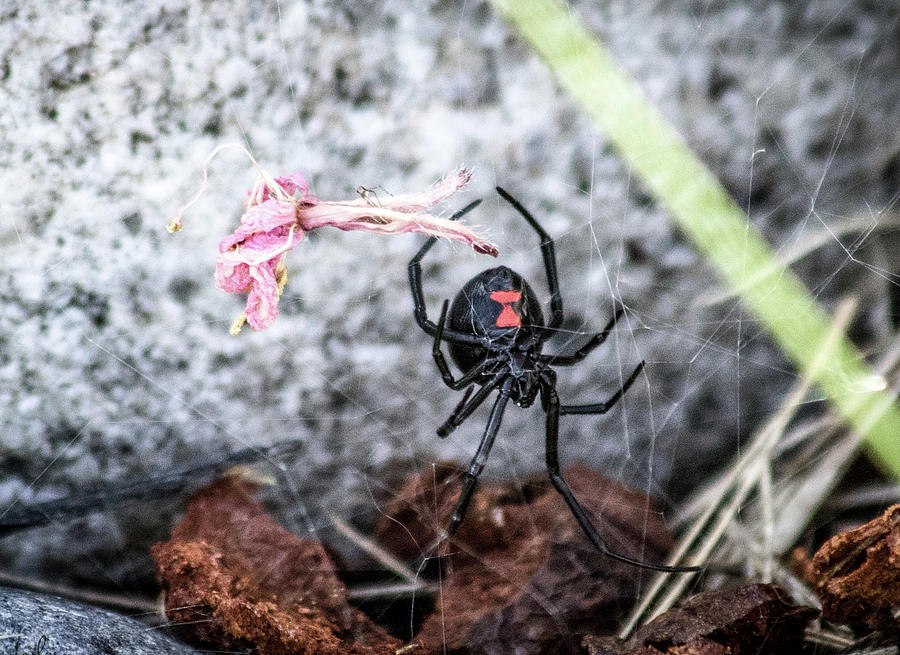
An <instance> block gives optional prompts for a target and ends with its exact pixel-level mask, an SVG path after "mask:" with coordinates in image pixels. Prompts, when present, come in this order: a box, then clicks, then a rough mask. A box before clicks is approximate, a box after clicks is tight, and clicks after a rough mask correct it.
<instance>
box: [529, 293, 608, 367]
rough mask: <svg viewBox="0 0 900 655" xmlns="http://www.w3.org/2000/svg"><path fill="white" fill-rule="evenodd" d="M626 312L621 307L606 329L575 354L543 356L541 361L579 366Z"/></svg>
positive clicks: (551, 364) (555, 364)
mask: <svg viewBox="0 0 900 655" xmlns="http://www.w3.org/2000/svg"><path fill="white" fill-rule="evenodd" d="M624 312H625V310H624V309H623V308H622V307H619V308H618V309H617V310H616V313H615V314H614V315H613V317H612V318H611V319H609V323H607V324H606V327H604V328H603V329H602V330H601V331H600V332H598V333H597V334H595V335H594V336H592V337H591V338H590V340H589V341H588V342H587V343H586V344H584V345H583V346H582V347H581V348H579V349H578V350H576V351H575V352H573V353H570V354H568V355H563V354H558V355H541V357H540V361H542V362H543V363H545V364H549V365H550V366H571V365H572V364H577V363H578V362H580V361H581V360H582V359H584V358H585V357H587V355H588V353H589V352H591V351H592V350H593V349H594V348H596V347H597V346H599V345H600V344H601V343H603V342H604V341H606V338H607V337H608V336H609V333H610V332H612V330H613V328H614V327H615V326H616V323H617V322H618V321H619V318H620V317H621V316H622V314H623V313H624Z"/></svg>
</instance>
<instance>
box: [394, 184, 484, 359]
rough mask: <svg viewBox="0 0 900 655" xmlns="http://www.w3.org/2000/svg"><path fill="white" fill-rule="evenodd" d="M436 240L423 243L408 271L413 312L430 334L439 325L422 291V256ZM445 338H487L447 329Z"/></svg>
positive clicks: (471, 205)
mask: <svg viewBox="0 0 900 655" xmlns="http://www.w3.org/2000/svg"><path fill="white" fill-rule="evenodd" d="M480 203H481V200H475V201H473V202H470V203H469V204H468V205H466V206H465V207H463V208H462V209H460V210H459V211H458V212H456V213H455V214H453V216H451V217H450V220H451V221H455V220H458V219H459V218H461V217H463V216H464V215H466V214H468V213H469V212H470V211H472V210H473V209H475V208H476V207H477V206H478V205H479V204H480ZM435 241H437V237H429V238H428V240H427V241H425V245H423V246H422V247H421V248H420V249H419V252H417V253H416V254H415V255H414V256H413V258H412V259H411V260H409V264H408V265H407V273H408V274H409V288H410V291H411V292H412V298H413V314H414V316H415V317H416V323H418V324H419V327H420V328H422V330H423V331H424V332H425V334H429V335H433V334H434V331H435V330H436V329H437V326H436V325H435V324H434V321H431V320H429V318H428V310H427V308H426V306H425V293H424V292H423V291H422V258H423V257H425V255H426V254H428V251H429V250H431V247H432V246H433V245H434V242H435ZM443 338H444V341H448V342H450V343H466V344H472V345H486V344H485V343H484V342H485V339H484V338H483V337H478V336H475V335H471V334H464V333H462V332H457V331H456V330H447V331H446V333H445V335H444V337H443Z"/></svg>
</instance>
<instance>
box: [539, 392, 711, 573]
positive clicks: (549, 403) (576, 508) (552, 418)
mask: <svg viewBox="0 0 900 655" xmlns="http://www.w3.org/2000/svg"><path fill="white" fill-rule="evenodd" d="M541 394H542V396H546V398H547V400H546V408H547V443H546V460H547V473H548V474H549V475H550V483H551V484H552V485H553V487H554V489H556V491H558V492H559V495H560V496H562V497H563V500H565V501H566V505H568V506H569V510H570V511H571V512H572V516H574V517H575V520H576V521H577V522H578V525H579V526H580V527H581V530H582V531H583V532H584V534H585V535H587V538H588V539H590V540H591V543H592V544H594V547H595V548H596V549H597V550H599V551H600V552H601V553H603V554H604V555H606V556H607V557H610V558H612V559H614V560H618V561H620V562H625V563H626V564H631V565H633V566H639V567H641V568H644V569H652V570H654V571H666V572H669V573H688V572H693V571H699V570H700V567H696V566H665V565H663V564H653V563H650V562H643V561H641V560H638V559H633V558H631V557H628V556H627V555H620V554H619V553H614V552H613V551H611V550H610V549H609V547H608V546H607V545H606V542H605V541H604V540H603V537H601V536H600V534H599V533H598V532H597V529H596V528H595V527H594V524H593V523H591V520H590V518H589V517H588V514H587V512H586V511H585V510H584V508H583V507H582V506H581V503H579V502H578V499H577V498H575V494H573V493H572V490H571V489H570V488H569V485H568V484H566V481H565V480H564V479H563V476H562V473H561V472H560V469H559V415H560V409H561V406H560V404H559V396H558V395H557V393H556V379H555V376H552V374H545V375H543V376H542V377H541Z"/></svg>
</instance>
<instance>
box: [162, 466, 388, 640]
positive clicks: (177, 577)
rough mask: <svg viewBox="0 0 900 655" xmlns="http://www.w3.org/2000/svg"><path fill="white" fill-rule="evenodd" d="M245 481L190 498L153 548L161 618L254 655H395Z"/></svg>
mask: <svg viewBox="0 0 900 655" xmlns="http://www.w3.org/2000/svg"><path fill="white" fill-rule="evenodd" d="M255 490H256V487H255V485H253V484H252V483H250V482H247V481H243V480H239V479H237V478H233V477H226V478H223V479H221V480H219V481H218V482H215V483H213V484H211V485H209V486H208V487H205V488H203V489H201V490H199V491H198V492H196V493H195V494H194V495H193V496H192V497H191V500H190V502H189V504H188V508H187V512H186V514H185V517H184V519H183V520H182V522H181V523H180V524H179V525H178V526H177V527H176V528H175V529H174V530H173V531H172V538H171V539H170V540H169V541H167V542H165V543H159V544H156V545H155V546H153V549H152V553H153V559H154V560H155V562H156V567H157V576H158V578H159V580H160V583H161V584H162V586H163V588H164V589H165V591H166V615H167V616H168V618H169V619H170V620H171V621H172V622H173V623H174V624H176V625H178V626H180V628H181V633H182V636H183V637H184V638H185V640H187V641H189V642H190V643H193V644H196V645H200V646H205V647H208V648H210V647H211V648H214V649H217V650H232V649H242V648H247V647H250V646H253V647H255V648H256V650H255V651H254V652H257V653H259V654H260V655H276V654H281V653H285V654H286V653H292V654H293V653H322V654H327V653H334V654H335V655H337V654H352V655H388V654H391V655H393V653H394V651H395V650H396V649H397V647H399V646H400V642H399V641H398V640H396V639H394V638H393V637H390V636H389V635H388V634H387V633H386V632H385V631H384V630H382V629H381V628H380V627H378V626H376V625H375V624H373V623H372V622H371V621H369V619H368V618H366V617H365V616H364V615H363V614H361V613H360V612H359V611H358V610H356V609H354V608H351V607H350V606H349V605H347V602H346V598H347V592H346V589H345V588H344V585H343V583H341V582H340V581H339V580H338V579H337V576H336V573H335V568H334V564H333V563H332V562H331V560H330V559H329V557H328V555H327V554H326V553H325V551H324V549H323V548H322V545H321V544H320V543H319V542H317V541H312V540H308V539H299V538H297V537H295V536H294V535H292V534H291V533H290V532H288V531H287V530H285V529H284V528H283V527H281V526H280V525H278V524H276V523H275V522H274V521H273V520H272V519H271V517H269V515H268V514H266V512H265V510H264V509H263V506H262V503H260V502H259V501H257V500H255V499H254V498H253V497H252V493H253V492H254V491H255Z"/></svg>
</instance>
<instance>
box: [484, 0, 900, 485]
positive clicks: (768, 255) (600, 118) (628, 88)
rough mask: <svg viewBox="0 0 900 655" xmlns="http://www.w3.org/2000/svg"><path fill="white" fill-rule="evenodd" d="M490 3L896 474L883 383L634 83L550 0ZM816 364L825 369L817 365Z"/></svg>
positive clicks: (898, 440)
mask: <svg viewBox="0 0 900 655" xmlns="http://www.w3.org/2000/svg"><path fill="white" fill-rule="evenodd" d="M493 2H494V4H495V5H496V6H497V7H499V8H500V9H501V10H502V12H503V13H504V14H505V15H506V17H507V19H508V20H509V21H510V22H511V23H512V24H513V25H515V27H516V29H518V31H519V33H520V34H521V35H522V36H523V37H524V38H525V39H526V40H527V41H528V42H529V43H530V45H531V47H532V48H533V49H534V51H535V52H537V53H538V54H539V55H540V56H541V57H542V58H543V60H544V61H545V62H546V63H547V65H548V66H549V67H550V69H551V71H552V72H553V74H554V75H555V76H556V78H557V81H558V82H559V84H560V85H561V86H562V88H563V89H565V90H566V91H567V92H568V93H569V94H570V95H571V96H572V97H573V98H574V99H575V100H576V101H577V102H578V103H579V104H580V105H581V107H582V108H583V109H584V110H585V111H586V112H587V113H588V114H589V115H590V116H591V117H592V118H593V119H594V120H595V121H596V123H597V124H598V125H599V126H600V127H601V128H602V129H603V130H604V131H605V133H606V136H607V138H608V139H609V140H610V141H611V142H612V143H613V144H614V145H615V146H616V147H617V148H618V150H619V152H620V153H621V154H622V156H623V157H624V158H625V159H626V160H627V161H628V162H629V164H630V165H631V166H632V168H633V170H634V172H635V173H636V174H637V176H638V177H639V178H640V180H641V181H642V182H643V184H644V185H646V187H647V188H648V189H649V190H650V191H651V193H652V194H653V195H654V196H655V197H656V199H657V200H658V201H659V202H660V203H661V204H662V205H663V206H665V207H666V208H667V209H668V210H669V212H670V213H671V215H672V216H673V217H674V219H675V221H676V222H677V224H678V225H679V227H680V228H681V229H682V230H683V231H684V232H685V233H686V234H687V235H688V237H689V238H690V239H691V240H692V241H693V243H694V244H695V246H696V247H697V248H698V249H699V250H700V251H701V252H702V253H704V256H705V257H706V258H707V261H708V262H709V263H710V265H711V266H713V267H715V268H716V269H717V270H718V271H719V272H720V273H721V275H722V277H723V278H724V279H725V281H726V282H727V283H728V285H729V286H730V287H731V289H732V290H733V291H734V292H735V293H736V294H738V295H739V296H740V297H741V299H742V300H743V302H744V303H745V305H746V306H747V307H748V308H749V309H750V310H751V311H752V312H753V313H754V314H755V315H756V316H757V317H758V318H759V319H760V320H761V321H762V323H763V324H764V325H765V327H766V328H767V329H768V331H769V333H770V334H771V335H772V336H773V338H774V339H775V341H776V342H777V343H778V344H779V345H780V346H781V348H782V349H783V350H784V351H785V352H786V353H787V354H788V356H789V357H790V358H791V359H792V360H793V362H794V363H795V364H796V365H797V367H798V368H800V369H801V370H803V371H810V372H811V373H812V376H813V378H812V379H813V380H814V381H815V383H816V384H817V385H818V386H819V387H820V388H821V389H822V390H823V391H824V393H825V394H826V396H827V398H828V401H829V402H830V403H831V405H832V407H833V408H834V409H835V410H836V411H837V412H838V413H839V414H840V415H842V416H843V417H844V418H845V420H846V421H847V422H848V423H849V424H850V425H851V426H852V427H853V428H854V429H855V430H856V431H857V432H859V433H860V434H861V435H863V437H864V439H865V442H864V443H865V444H866V447H867V448H868V450H869V452H870V453H871V454H872V455H873V456H874V458H875V459H876V460H877V461H878V462H879V463H880V464H881V465H882V466H883V467H884V468H885V470H887V471H889V472H891V473H892V474H893V475H894V476H895V477H898V478H900V408H898V406H897V404H896V403H895V402H894V398H893V397H892V395H891V394H890V393H888V392H886V391H885V388H886V383H885V381H884V379H883V378H882V377H881V376H878V375H875V374H874V373H873V372H872V371H871V370H870V369H869V368H868V366H867V364H866V362H865V361H864V360H863V358H862V356H861V355H860V353H859V352H858V351H857V350H856V348H855V347H854V346H853V345H852V344H851V343H850V342H849V341H847V340H846V339H845V338H842V339H840V340H837V342H832V344H831V345H830V349H831V350H830V352H825V351H823V348H827V347H829V346H828V345H827V343H828V340H827V339H826V335H827V333H828V319H827V316H826V315H825V313H824V312H823V311H822V309H821V308H820V307H819V306H818V304H817V303H816V301H815V299H814V298H813V297H812V296H811V295H810V294H809V292H808V291H807V290H806V288H805V287H804V286H803V283H802V282H801V281H800V280H799V279H798V278H797V276H796V275H794V273H793V272H792V271H790V270H789V269H786V268H784V267H783V266H782V265H781V264H780V263H779V262H778V260H777V259H776V258H775V256H774V255H773V253H772V252H771V249H770V248H769V246H768V244H767V243H766V242H765V240H764V239H763V238H762V236H761V235H760V234H759V233H758V232H757V230H756V229H755V228H754V227H753V225H752V224H750V222H749V221H748V219H747V216H746V214H745V213H744V212H743V211H742V210H741V208H740V207H738V205H737V204H736V203H735V202H734V201H733V200H732V198H731V197H730V196H729V195H728V194H727V193H726V191H725V190H724V189H723V188H722V186H721V184H719V182H718V180H717V179H716V178H715V176H714V175H713V174H712V173H711V172H710V171H709V169H708V168H706V166H705V165H704V164H703V163H702V162H701V161H700V160H699V159H698V158H697V156H696V155H695V154H694V153H693V152H692V151H691V149H690V148H689V147H688V146H687V144H686V143H685V142H684V140H683V139H682V138H681V136H680V135H679V134H678V133H677V132H676V131H675V129H674V128H673V127H672V126H671V125H670V124H669V123H668V122H667V121H666V119H665V118H664V117H663V116H662V114H660V113H659V112H658V111H657V110H656V108H655V107H653V106H652V105H651V104H650V103H649V102H648V101H647V99H646V98H645V97H644V95H643V93H642V92H641V90H640V89H639V88H638V86H637V84H636V83H635V82H634V81H633V80H632V79H631V78H630V77H629V76H628V75H627V74H626V73H625V72H624V71H623V70H622V69H621V68H620V67H619V66H618V65H617V64H616V63H615V61H614V60H613V59H612V57H611V56H610V54H609V53H608V52H607V51H606V50H605V49H604V48H603V47H601V46H600V44H599V43H598V42H597V41H596V40H595V39H594V38H593V37H592V36H591V35H590V34H589V33H588V32H587V30H585V28H584V27H583V26H582V25H581V23H580V22H579V21H578V19H577V18H576V17H575V16H573V15H572V14H571V13H570V11H569V9H568V8H567V7H566V6H564V5H562V4H560V3H559V2H558V1H557V0H493ZM816 361H826V362H827V363H828V364H827V365H826V366H824V367H819V366H817V367H815V368H814V367H813V364H814V362H816Z"/></svg>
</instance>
